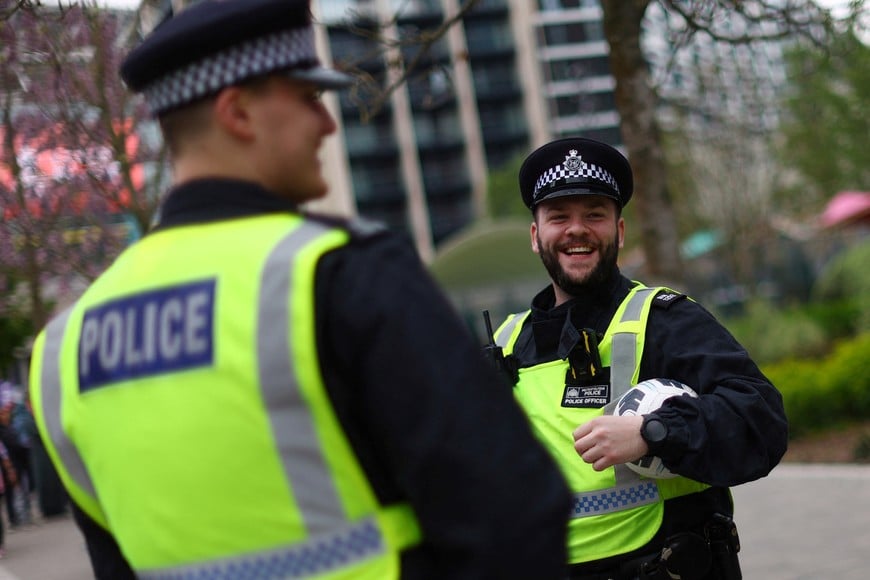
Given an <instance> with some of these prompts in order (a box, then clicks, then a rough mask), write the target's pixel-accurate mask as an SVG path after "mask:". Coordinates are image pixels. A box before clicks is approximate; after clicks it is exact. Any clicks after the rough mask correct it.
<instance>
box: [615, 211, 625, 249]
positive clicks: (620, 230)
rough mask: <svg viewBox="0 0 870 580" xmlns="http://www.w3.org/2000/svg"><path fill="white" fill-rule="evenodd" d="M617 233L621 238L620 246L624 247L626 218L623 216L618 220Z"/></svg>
mask: <svg viewBox="0 0 870 580" xmlns="http://www.w3.org/2000/svg"><path fill="white" fill-rule="evenodd" d="M616 234H617V236H618V239H619V248H620V249H622V246H624V245H625V219H623V218H621V217H620V218H619V221H617V222H616Z"/></svg>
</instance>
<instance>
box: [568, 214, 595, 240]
mask: <svg viewBox="0 0 870 580" xmlns="http://www.w3.org/2000/svg"><path fill="white" fill-rule="evenodd" d="M588 231H589V227H588V226H587V224H586V220H584V219H583V216H579V215H575V216H571V217H570V218H569V219H568V221H567V222H566V224H565V233H566V234H568V235H571V236H578V235H581V234H585V233H586V232H588Z"/></svg>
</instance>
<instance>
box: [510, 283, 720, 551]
mask: <svg viewBox="0 0 870 580" xmlns="http://www.w3.org/2000/svg"><path fill="white" fill-rule="evenodd" d="M660 290H662V288H647V287H645V286H643V285H640V284H638V285H636V286H635V287H634V288H633V289H632V290H631V292H630V293H629V294H628V296H627V297H626V298H625V300H623V302H622V304H620V306H619V308H618V309H617V311H616V314H615V315H614V317H613V320H611V323H610V326H609V327H608V328H607V332H606V333H605V335H604V339H603V340H602V341H601V343H600V344H599V354H600V357H601V363H602V365H603V366H605V367H610V370H611V373H610V381H609V384H605V385H603V386H604V388H605V389H609V391H610V393H609V395H605V396H606V398H607V399H609V401H610V402H609V403H607V404H606V405H605V406H604V407H598V408H576V407H564V406H562V402H563V398H564V397H565V396H566V393H567V389H566V385H565V373H566V372H567V371H568V361H564V360H559V359H557V360H555V361H551V362H546V363H542V364H539V365H536V366H533V367H529V368H521V369H520V370H519V382H518V383H517V385H516V387H515V388H514V394H515V396H516V398H517V401H518V402H519V403H520V405H521V406H522V407H523V408H524V410H525V411H526V414H527V415H528V416H529V418H530V420H531V424H532V428H533V430H534V431H535V433H536V435H537V436H538V438H539V439H540V440H541V441H542V442H543V444H544V446H545V447H547V449H548V450H549V451H550V453H551V454H552V456H553V457H554V459H555V460H556V462H557V463H558V464H559V466H560V467H561V468H562V472H563V474H564V476H565V478H566V480H567V481H568V485H569V487H570V488H571V491H572V492H573V493H574V507H573V510H572V513H571V518H570V520H569V522H568V561H569V563H570V564H577V563H582V562H591V561H595V560H600V559H602V558H608V557H611V556H616V555H619V554H624V553H627V552H630V551H632V550H635V549H637V548H640V547H642V546H643V545H645V544H646V543H647V542H649V541H650V540H651V539H652V537H653V536H654V535H655V533H656V531H658V529H659V527H660V526H661V522H662V514H663V509H664V505H663V502H664V500H666V499H669V498H672V497H677V496H682V495H687V494H690V493H695V492H699V491H702V490H704V489H706V488H707V487H709V486H708V485H706V484H703V483H700V482H697V481H693V480H690V479H687V478H684V477H675V478H672V479H656V480H653V479H647V478H644V477H641V476H640V475H638V474H637V473H635V472H634V471H632V470H630V469H629V468H628V467H626V466H625V465H616V466H613V467H610V468H608V469H605V470H603V471H600V472H599V471H595V470H594V469H593V468H592V466H591V465H590V464H588V463H586V462H584V461H583V459H582V458H581V457H580V456H579V455H578V454H577V452H576V451H575V449H574V438H573V431H574V429H576V428H577V426H578V425H580V424H582V423H585V422H587V421H589V420H591V419H593V418H595V417H598V416H601V415H603V414H605V413H607V414H612V413H613V410H614V408H615V406H616V401H617V400H618V399H619V397H621V396H622V395H623V394H624V393H625V392H626V391H627V390H628V389H630V388H631V386H633V385H636V384H637V382H638V374H639V372H640V361H641V356H642V354H643V344H644V335H645V329H646V324H647V320H648V318H649V310H650V306H651V304H652V300H653V298H655V295H656V294H657V293H658V292H659V291H660ZM528 315H529V311H526V312H524V313H519V314H514V315H511V316H509V317H508V318H507V319H506V320H505V322H504V323H502V325H501V326H500V327H499V329H498V330H497V331H496V342H497V343H498V344H499V346H501V347H502V348H503V350H504V353H505V355H508V354H511V353H512V352H513V348H514V345H515V344H516V341H517V337H518V336H519V333H520V330H521V328H522V326H523V321H524V320H525V319H526V318H527V317H528ZM664 378H667V377H664Z"/></svg>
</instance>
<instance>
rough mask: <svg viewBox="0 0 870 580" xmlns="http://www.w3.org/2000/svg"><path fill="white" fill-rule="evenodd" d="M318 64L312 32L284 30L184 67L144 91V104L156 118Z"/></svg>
mask: <svg viewBox="0 0 870 580" xmlns="http://www.w3.org/2000/svg"><path fill="white" fill-rule="evenodd" d="M309 63H310V64H312V65H314V64H316V63H317V54H316V53H315V51H314V29H313V28H312V27H311V26H308V27H304V28H295V29H293V30H285V31H282V32H278V33H275V34H272V35H269V36H264V37H261V38H257V39H254V40H251V41H249V42H245V43H242V44H238V45H236V46H233V47H231V48H229V49H227V50H225V51H223V52H220V53H217V54H214V55H211V56H209V57H207V58H205V59H202V60H198V61H196V62H193V63H191V64H189V65H187V66H184V67H182V68H180V69H178V70H176V71H174V72H172V73H170V74H168V75H166V76H164V77H161V78H160V79H159V80H157V81H155V82H153V83H151V84H150V85H149V86H147V87H145V89H144V90H143V93H144V95H145V101H146V102H147V103H148V106H149V107H150V108H151V110H152V112H154V113H155V114H157V113H161V112H165V111H168V110H170V109H173V108H175V107H178V106H180V105H184V104H186V103H190V102H192V101H195V100H197V99H199V98H201V97H205V96H208V95H210V94H211V93H213V92H215V91H217V90H219V89H221V88H222V87H226V86H230V85H233V84H235V83H238V82H241V81H243V80H245V79H248V78H253V77H256V76H259V75H263V74H266V73H269V72H273V71H276V70H280V69H289V68H294V67H300V66H303V67H304V66H306V65H307V64H309Z"/></svg>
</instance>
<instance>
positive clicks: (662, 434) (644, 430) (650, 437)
mask: <svg viewBox="0 0 870 580" xmlns="http://www.w3.org/2000/svg"><path fill="white" fill-rule="evenodd" d="M640 436H641V437H643V440H644V441H646V444H647V445H648V446H649V448H650V451H653V449H657V448H658V447H659V446H660V445H661V443H662V442H663V441H664V440H665V439H667V437H668V426H667V425H665V424H664V422H663V421H662V420H661V419H659V418H658V417H656V416H655V415H644V416H643V424H642V425H641V426H640Z"/></svg>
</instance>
